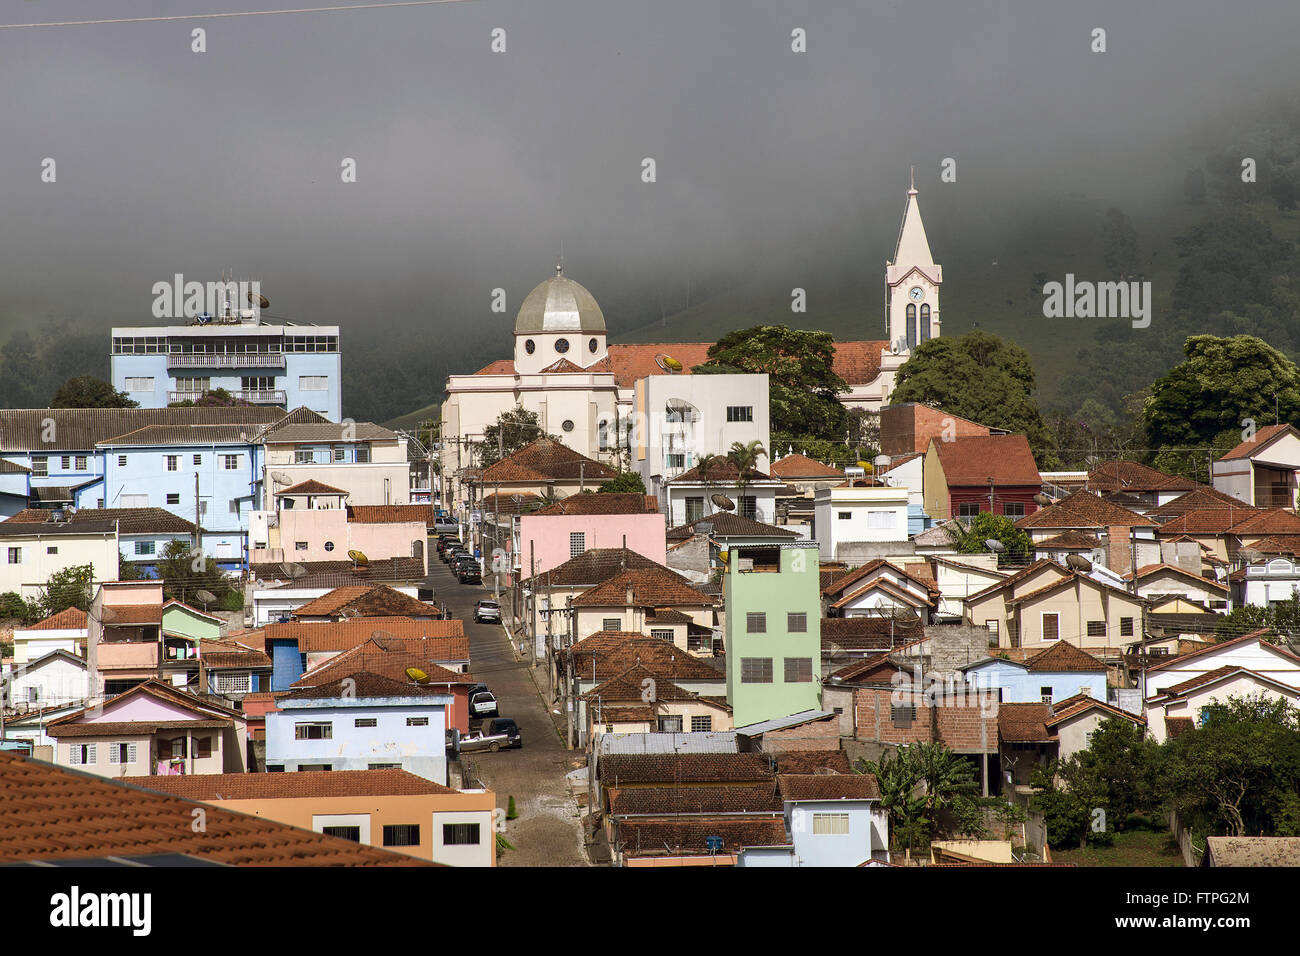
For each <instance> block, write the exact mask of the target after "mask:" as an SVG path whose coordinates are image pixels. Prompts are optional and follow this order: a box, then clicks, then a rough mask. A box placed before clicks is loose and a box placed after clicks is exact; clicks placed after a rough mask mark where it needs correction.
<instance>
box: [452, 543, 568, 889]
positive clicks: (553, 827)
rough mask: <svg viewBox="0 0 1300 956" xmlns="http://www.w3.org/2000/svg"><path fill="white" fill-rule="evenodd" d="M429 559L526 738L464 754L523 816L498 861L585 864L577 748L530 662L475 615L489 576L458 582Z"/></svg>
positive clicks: (487, 592) (481, 672)
mask: <svg viewBox="0 0 1300 956" xmlns="http://www.w3.org/2000/svg"><path fill="white" fill-rule="evenodd" d="M429 565H430V568H431V578H432V580H433V583H434V587H435V588H436V595H437V598H438V600H440V601H442V602H444V603H445V604H446V605H447V608H448V610H449V612H450V614H451V616H452V617H457V618H460V619H461V620H462V621H464V622H465V634H466V635H467V636H468V637H469V649H470V669H471V670H472V672H473V674H474V677H475V678H476V679H477V680H480V681H482V682H483V683H485V684H487V685H488V688H489V689H490V690H491V691H492V693H493V694H495V695H496V698H497V703H498V706H499V709H500V713H501V716H502V717H511V718H513V719H514V721H515V722H516V723H517V724H518V725H519V729H520V732H521V733H522V734H523V738H524V745H523V747H522V748H521V749H518V750H503V751H501V752H499V753H487V752H478V753H473V754H467V755H466V760H467V761H468V762H469V763H471V764H472V765H473V767H474V768H475V769H476V770H477V772H478V776H479V777H480V778H481V779H482V781H483V784H484V786H486V787H488V788H490V789H491V790H493V791H495V793H496V796H497V806H498V807H501V808H502V809H506V808H507V806H508V804H509V799H510V797H512V796H513V797H514V798H515V809H516V810H517V812H518V814H519V817H518V819H515V820H508V821H506V824H505V838H506V839H507V840H509V841H510V843H511V844H512V845H513V846H514V849H513V850H506V851H505V852H504V853H502V854H501V855H500V857H499V859H498V861H497V862H498V865H500V866H587V865H588V859H587V854H586V850H585V849H584V847H583V840H582V823H581V820H580V819H579V816H578V809H577V807H576V805H575V804H574V802H573V800H572V799H571V798H570V796H569V793H568V789H567V787H566V785H565V774H566V773H568V772H569V771H570V770H572V769H573V761H574V758H576V757H579V756H580V754H579V753H578V752H574V751H569V750H566V749H565V748H564V745H563V742H562V741H561V739H560V736H559V734H557V733H556V731H555V726H554V724H553V723H552V720H551V717H550V716H549V715H548V714H547V712H546V710H545V708H544V707H543V705H542V701H541V698H540V696H539V695H538V693H537V687H536V685H535V684H534V683H533V679H532V677H531V675H530V673H529V667H528V664H527V662H521V661H517V660H516V659H515V654H514V652H513V650H512V649H511V647H510V641H509V639H508V638H507V637H506V634H505V631H504V630H503V628H502V627H501V625H499V624H476V623H475V622H474V606H475V604H477V603H478V601H479V600H480V599H481V598H484V597H491V596H492V585H491V578H490V577H488V578H486V581H487V586H486V587H480V586H479V585H472V584H461V583H460V582H459V581H457V580H456V578H455V576H454V575H453V574H452V573H451V571H450V570H449V569H448V568H447V566H446V565H445V564H443V562H442V560H441V559H440V558H439V557H438V555H437V552H436V551H434V550H433V549H431V550H430V555H429Z"/></svg>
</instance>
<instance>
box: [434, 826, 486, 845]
mask: <svg viewBox="0 0 1300 956" xmlns="http://www.w3.org/2000/svg"><path fill="white" fill-rule="evenodd" d="M478 832H479V824H477V823H444V824H443V825H442V843H443V846H478Z"/></svg>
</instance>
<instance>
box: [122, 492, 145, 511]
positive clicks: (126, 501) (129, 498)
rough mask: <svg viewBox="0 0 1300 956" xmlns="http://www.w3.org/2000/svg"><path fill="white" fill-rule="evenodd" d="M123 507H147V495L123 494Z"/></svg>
mask: <svg viewBox="0 0 1300 956" xmlns="http://www.w3.org/2000/svg"><path fill="white" fill-rule="evenodd" d="M122 507H123V508H147V507H149V496H148V495H123V496H122Z"/></svg>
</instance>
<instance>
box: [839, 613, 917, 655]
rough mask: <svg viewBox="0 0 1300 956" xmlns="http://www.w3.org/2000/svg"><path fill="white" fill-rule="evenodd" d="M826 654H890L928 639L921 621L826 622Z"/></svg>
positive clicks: (844, 619)
mask: <svg viewBox="0 0 1300 956" xmlns="http://www.w3.org/2000/svg"><path fill="white" fill-rule="evenodd" d="M821 628H822V650H823V652H825V651H826V650H827V649H828V648H832V649H838V650H845V651H887V650H890V649H891V648H894V647H899V646H901V645H903V644H907V643H909V642H911V641H914V640H916V639H917V638H920V637H923V636H925V631H924V628H923V627H922V625H921V622H920V621H895V620H892V619H890V618H883V617H824V618H822V624H821Z"/></svg>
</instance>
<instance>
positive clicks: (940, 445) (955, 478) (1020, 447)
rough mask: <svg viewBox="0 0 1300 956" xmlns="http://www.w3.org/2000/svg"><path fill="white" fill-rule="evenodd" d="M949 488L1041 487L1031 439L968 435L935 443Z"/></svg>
mask: <svg viewBox="0 0 1300 956" xmlns="http://www.w3.org/2000/svg"><path fill="white" fill-rule="evenodd" d="M931 445H932V447H934V448H935V449H936V450H937V452H938V455H939V463H940V464H941V465H942V466H943V475H944V479H945V480H946V481H947V483H948V487H949V488H953V487H969V486H971V485H978V486H980V487H981V488H987V487H988V483H989V478H992V479H993V481H994V483H996V484H999V485H1041V484H1042V478H1041V477H1040V476H1039V474H1038V466H1037V465H1036V464H1034V454H1033V452H1031V451H1030V450H1029V439H1028V438H1026V437H1025V436H1024V435H968V436H965V437H962V438H956V439H954V440H953V441H934V440H933V439H932V440H931Z"/></svg>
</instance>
